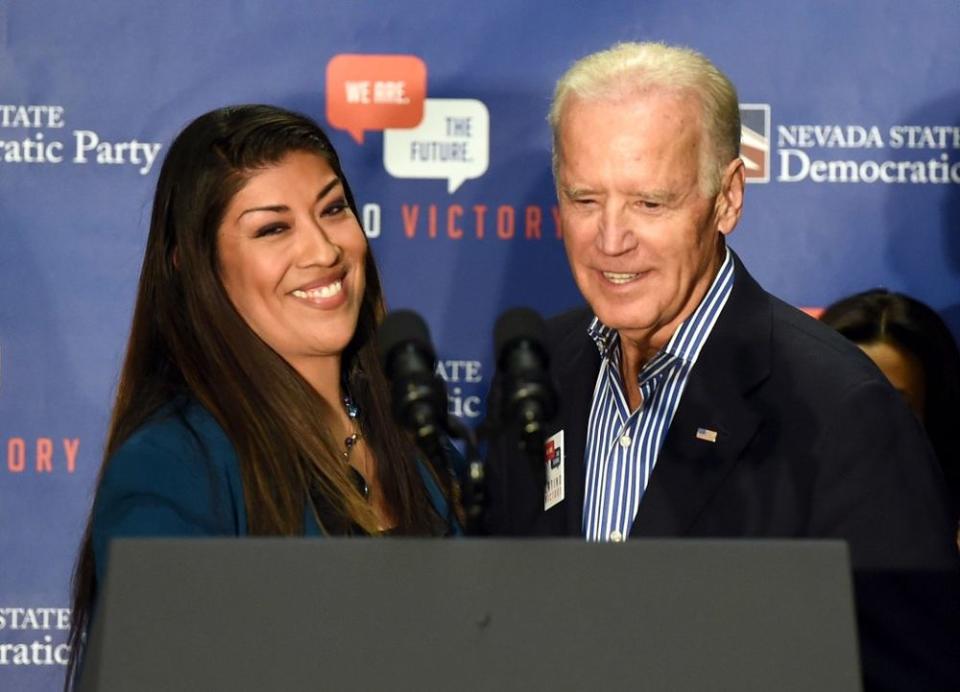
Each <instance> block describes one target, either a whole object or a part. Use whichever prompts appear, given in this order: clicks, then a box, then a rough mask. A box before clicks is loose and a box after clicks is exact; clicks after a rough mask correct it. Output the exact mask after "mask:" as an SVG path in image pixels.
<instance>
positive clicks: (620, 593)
mask: <svg viewBox="0 0 960 692" xmlns="http://www.w3.org/2000/svg"><path fill="white" fill-rule="evenodd" d="M81 689H82V690H85V691H91V690H102V691H103V692H113V691H123V692H129V691H130V690H137V691H138V692H151V691H153V690H163V691H164V692H167V691H170V690H204V691H207V692H209V691H217V690H231V691H236V690H268V691H273V690H285V691H294V692H296V691H299V690H364V691H368V690H444V691H446V690H454V691H456V690H497V691H498V692H503V691H506V690H544V691H555V690H628V689H629V690H671V691H673V690H736V691H737V692H743V691H746V690H763V691H764V692H768V691H770V690H777V691H778V692H789V691H790V690H804V691H807V690H858V689H860V672H859V665H858V659H857V643H856V631H855V624H854V607H853V603H852V585H851V578H850V568H849V562H848V557H847V549H846V546H845V545H844V544H842V543H840V542H829V541H822V542H821V541H816V542H814V541H809V542H808V541H672V540H656V541H655V540H651V541H629V542H626V543H623V544H587V543H584V542H582V541H579V540H560V539H558V540H515V541H507V540H459V541H458V540H446V541H441V540H429V541H428V540H414V539H375V540H371V539H366V540H346V539H339V540H309V539H222V540H216V539H192V540H191V539H186V540H167V539H161V540H158V539H153V540H121V541H117V542H115V543H114V545H113V547H112V549H111V560H110V565H109V573H108V575H107V579H106V588H105V590H104V592H103V594H102V598H101V602H100V605H99V610H98V613H97V618H96V622H95V625H94V631H93V632H92V635H91V641H90V648H89V651H88V657H87V660H86V662H85V666H84V678H83V680H82V681H81Z"/></svg>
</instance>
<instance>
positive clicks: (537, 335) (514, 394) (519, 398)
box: [493, 308, 557, 460]
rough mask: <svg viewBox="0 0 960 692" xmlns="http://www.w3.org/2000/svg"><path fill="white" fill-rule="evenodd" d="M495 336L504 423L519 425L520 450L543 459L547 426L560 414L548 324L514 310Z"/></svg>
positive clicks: (504, 317) (503, 318)
mask: <svg viewBox="0 0 960 692" xmlns="http://www.w3.org/2000/svg"><path fill="white" fill-rule="evenodd" d="M493 335H494V336H493V341H494V348H495V350H496V354H497V368H498V369H499V371H500V373H502V375H503V388H502V390H501V401H500V415H501V418H502V421H503V423H505V424H508V425H516V426H519V429H520V446H521V448H522V449H523V450H524V451H525V452H526V453H527V454H528V455H529V456H530V457H531V458H535V459H537V460H542V459H543V443H544V428H545V424H546V423H547V422H548V421H550V420H551V419H552V418H553V417H554V416H555V415H556V413H557V395H556V392H554V389H553V384H552V383H551V381H550V372H549V366H550V356H549V352H548V350H547V347H546V345H545V342H546V338H545V335H546V325H545V324H544V322H543V318H541V317H540V315H538V314H537V313H536V312H534V311H533V310H530V309H529V308H514V309H513V310H508V311H507V312H505V313H503V314H502V315H501V316H500V318H499V319H498V320H497V324H496V326H495V327H494V330H493Z"/></svg>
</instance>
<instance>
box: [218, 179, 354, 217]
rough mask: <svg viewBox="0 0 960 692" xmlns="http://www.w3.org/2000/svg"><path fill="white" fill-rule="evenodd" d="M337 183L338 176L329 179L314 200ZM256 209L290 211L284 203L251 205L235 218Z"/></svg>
mask: <svg viewBox="0 0 960 692" xmlns="http://www.w3.org/2000/svg"><path fill="white" fill-rule="evenodd" d="M339 184H340V178H334V179H333V180H331V181H330V182H329V183H327V184H326V185H324V186H323V188H322V189H321V190H320V192H318V193H317V198H316V200H314V201H316V202H319V201H320V200H321V199H323V198H324V197H326V196H327V195H328V194H330V191H331V190H333V189H334V188H335V187H336V186H337V185H339ZM256 211H270V212H273V213H275V214H280V213H282V212H285V211H290V207H288V206H287V205H286V204H269V205H267V206H263V207H251V208H250V209H244V210H243V211H242V212H240V215H239V216H237V220H238V221H239V220H240V218H241V217H242V216H243V215H244V214H251V213H253V212H256Z"/></svg>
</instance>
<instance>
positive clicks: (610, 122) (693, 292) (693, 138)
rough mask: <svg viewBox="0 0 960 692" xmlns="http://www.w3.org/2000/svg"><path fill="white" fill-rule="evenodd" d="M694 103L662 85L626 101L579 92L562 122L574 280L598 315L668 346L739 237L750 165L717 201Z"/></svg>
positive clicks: (736, 172)
mask: <svg viewBox="0 0 960 692" xmlns="http://www.w3.org/2000/svg"><path fill="white" fill-rule="evenodd" d="M701 131H702V130H701V125H700V113H699V105H698V102H697V101H696V100H695V98H694V97H692V96H689V95H680V94H676V93H673V92H667V91H664V90H662V89H652V90H649V89H648V90H644V91H639V92H637V93H636V94H634V95H632V96H630V97H629V98H627V99H624V100H615V101H599V102H592V103H591V102H586V101H583V100H580V99H578V98H576V97H573V98H572V99H571V101H569V102H568V104H567V106H566V108H565V110H564V113H563V116H562V119H561V123H560V137H559V146H560V149H559V154H560V158H559V164H558V169H557V187H558V194H559V203H560V222H561V228H562V231H563V240H564V245H565V247H566V251H567V259H568V260H569V261H570V267H571V268H572V270H573V276H574V279H575V280H576V282H577V285H578V286H579V287H580V291H581V292H582V293H583V295H584V297H585V298H586V300H587V302H588V303H589V304H590V306H591V307H592V308H593V310H594V312H595V313H596V315H597V317H599V318H600V320H601V321H602V322H603V323H604V324H605V325H607V326H608V327H612V328H614V329H616V330H617V331H619V332H620V334H621V336H622V337H624V338H626V339H630V340H632V341H637V342H640V343H645V344H647V346H648V347H651V348H653V349H659V348H662V347H663V345H665V344H666V342H667V341H668V340H669V338H670V336H671V335H672V334H673V332H674V331H675V330H676V328H677V327H678V326H679V324H680V323H681V322H682V321H683V320H684V319H686V318H687V317H688V316H689V315H690V313H692V312H693V310H694V309H695V308H696V306H697V305H698V304H699V302H700V300H701V299H702V298H703V295H704V294H705V293H706V290H707V289H708V288H709V286H710V283H711V282H712V280H713V277H714V275H715V272H716V270H717V268H718V267H719V265H720V263H721V262H722V260H723V258H722V255H721V254H720V253H721V249H722V247H721V243H720V235H719V234H721V233H723V234H726V233H729V232H730V231H731V230H733V227H734V226H735V225H736V222H737V220H738V219H739V215H740V204H741V202H742V195H743V174H742V168H741V166H742V164H740V162H739V160H737V161H735V162H733V163H731V164H730V165H729V166H728V167H727V169H726V170H725V171H724V174H723V180H722V182H721V191H720V194H719V195H716V196H712V197H707V196H705V195H704V194H703V191H702V190H701V187H702V185H701V179H700V157H701V153H702V151H701V150H702V148H703V147H705V146H708V144H707V142H704V141H702V140H703V137H702V136H701Z"/></svg>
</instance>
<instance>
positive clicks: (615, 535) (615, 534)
mask: <svg viewBox="0 0 960 692" xmlns="http://www.w3.org/2000/svg"><path fill="white" fill-rule="evenodd" d="M610 540H611V541H613V542H614V543H621V542H622V541H623V534H622V533H620V532H619V531H611V532H610Z"/></svg>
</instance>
